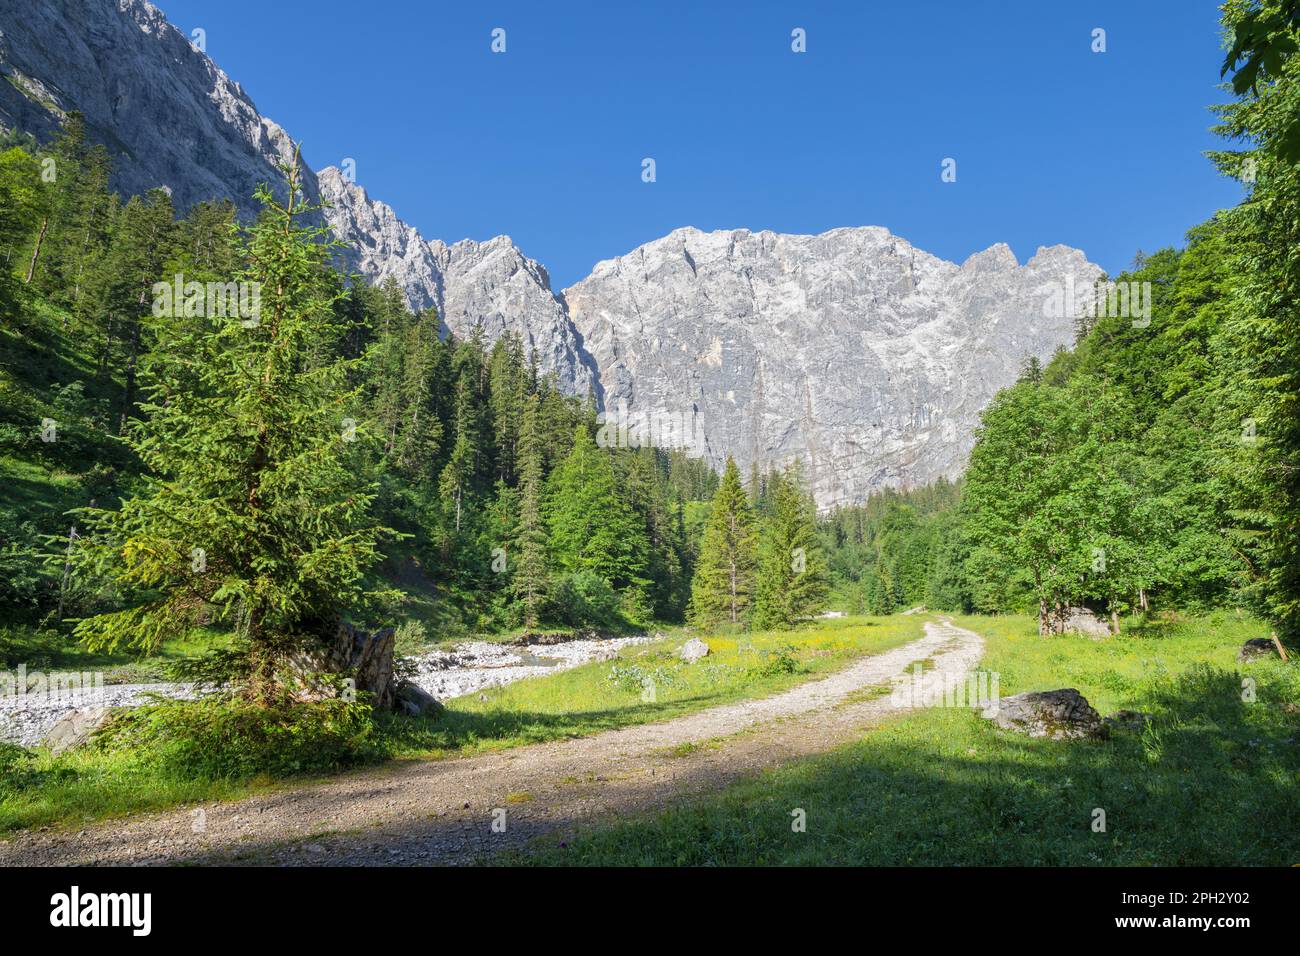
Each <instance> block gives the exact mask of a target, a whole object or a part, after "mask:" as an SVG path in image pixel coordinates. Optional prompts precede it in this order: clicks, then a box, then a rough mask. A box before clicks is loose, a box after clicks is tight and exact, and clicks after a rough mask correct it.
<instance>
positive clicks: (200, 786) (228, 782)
mask: <svg viewBox="0 0 1300 956" xmlns="http://www.w3.org/2000/svg"><path fill="white" fill-rule="evenodd" d="M921 627H922V622H921V621H920V620H919V619H917V618H915V617H912V618H903V617H894V618H840V619H836V620H829V621H821V622H818V623H817V624H815V625H811V626H809V627H807V628H805V629H803V630H798V631H793V632H773V633H760V634H754V635H730V636H727V635H713V636H706V640H707V642H708V644H709V646H710V654H709V655H708V657H706V658H704V659H703V660H702V661H699V662H697V663H695V664H691V665H687V664H683V663H682V662H681V661H680V660H678V659H677V656H676V650H677V648H678V647H679V646H680V644H681V642H682V638H681V637H680V636H676V637H672V638H667V639H665V640H662V641H657V642H654V643H651V644H646V645H637V646H631V647H627V648H624V649H623V652H622V653H621V654H620V656H619V657H618V659H617V660H615V661H606V662H599V663H592V664H586V665H583V666H581V667H576V668H573V669H571V670H567V671H562V672H560V673H557V674H554V675H550V676H546V677H539V678H533V679H530V680H524V681H518V682H516V683H513V684H508V685H506V686H505V687H500V688H494V689H492V690H488V691H485V692H483V693H482V694H471V695H467V696H465V697H461V698H457V699H455V700H451V701H447V702H445V703H446V711H445V713H444V714H443V715H441V716H440V717H438V718H420V719H411V718H405V717H386V718H382V719H380V720H378V721H376V724H375V728H374V733H373V735H370V736H368V737H367V738H366V739H365V740H364V748H362V751H360V752H363V753H364V758H362V759H364V760H366V761H373V760H374V759H376V758H378V759H383V758H389V759H428V758H438V757H446V756H452V755H457V754H467V753H476V752H482V751H486V750H497V749H502V748H507V747H515V746H520V745H523V744H530V743H541V742H545V741H551V740H560V739H566V738H573V737H582V736H586V735H590V734H595V733H599V732H601V731H603V730H610V729H614V728H618V727H626V726H629V725H632V724H639V723H646V722H649V721H654V720H663V719H667V718H670V717H675V716H678V715H681V714H686V713H690V712H692V711H696V710H700V709H703V708H706V707H713V706H717V705H720V704H726V703H730V702H732V701H737V700H742V699H745V698H752V697H760V696H764V695H767V694H772V693H776V692H778V691H781V690H784V689H786V688H788V687H791V686H793V685H795V684H798V683H800V682H802V681H805V680H808V679H810V678H811V677H814V676H816V675H818V674H823V673H826V672H829V671H831V670H834V669H837V668H839V667H842V666H844V665H845V664H846V663H848V662H849V661H851V660H852V659H854V658H856V657H859V656H861V655H863V654H871V653H880V652H882V651H885V650H889V649H890V648H893V647H897V646H899V645H901V644H904V643H906V642H908V641H910V640H913V639H915V638H917V637H919V636H920V635H921ZM611 676H612V677H614V678H616V679H611ZM646 676H649V677H651V678H652V679H653V680H654V682H655V684H654V694H653V699H645V698H647V697H648V696H649V695H647V694H646V693H645V690H644V687H643V684H642V678H643V677H646ZM158 756H159V755H158V754H156V753H152V752H150V751H149V750H148V749H125V750H108V751H105V750H101V749H96V748H93V747H92V748H86V749H82V750H79V751H74V752H70V753H67V754H63V755H61V756H58V757H55V756H52V755H50V754H49V753H46V752H38V753H37V754H36V755H35V756H29V757H22V758H21V759H17V760H15V762H13V763H12V764H7V763H6V761H5V759H4V757H3V754H0V832H3V831H10V830H15V829H22V828H30V827H37V826H68V827H74V826H78V825H80V824H83V823H86V822H89V821H92V820H96V819H101V818H104V817H109V816H118V815H122V814H127V813H132V812H138V811H143V810H151V809H161V808H164V807H169V806H175V805H178V804H185V803H190V802H194V801H211V800H224V799H233V798H236V797H240V796H245V795H248V794H250V793H253V792H256V791H259V790H266V789H270V788H275V787H278V786H282V785H284V784H285V783H286V782H292V781H296V782H299V783H301V782H303V781H304V780H305V779H310V777H304V776H292V775H290V776H287V777H286V776H271V775H269V774H261V775H247V774H246V775H244V776H240V777H231V778H216V777H211V776H200V775H196V774H194V773H187V772H185V770H184V768H182V767H178V766H177V765H176V763H175V761H160V760H159V759H158Z"/></svg>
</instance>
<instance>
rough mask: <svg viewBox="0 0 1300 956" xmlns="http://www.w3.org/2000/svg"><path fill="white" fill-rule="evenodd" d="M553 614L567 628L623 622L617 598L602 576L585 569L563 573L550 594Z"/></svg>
mask: <svg viewBox="0 0 1300 956" xmlns="http://www.w3.org/2000/svg"><path fill="white" fill-rule="evenodd" d="M552 602H553V604H554V608H553V610H554V614H555V616H556V617H557V618H558V619H559V620H561V621H563V622H564V623H565V624H568V625H569V626H570V627H610V628H617V627H621V626H622V625H623V617H622V615H621V614H620V613H619V598H618V595H617V594H616V593H614V589H613V588H611V587H610V586H609V582H607V581H606V580H605V579H604V578H602V577H599V576H598V575H595V574H591V573H589V572H586V571H578V572H575V573H574V574H568V575H565V576H564V577H563V578H561V579H560V580H559V582H558V583H557V585H556V587H555V591H554V594H553V597H552Z"/></svg>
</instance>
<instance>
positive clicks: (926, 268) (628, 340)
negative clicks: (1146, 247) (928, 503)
mask: <svg viewBox="0 0 1300 956" xmlns="http://www.w3.org/2000/svg"><path fill="white" fill-rule="evenodd" d="M1100 274H1101V270H1100V269H1099V268H1098V267H1097V266H1095V265H1092V264H1091V263H1089V262H1088V261H1087V259H1086V258H1085V257H1084V255H1083V253H1081V252H1079V251H1078V250H1075V249H1069V248H1066V247H1064V246H1054V247H1052V248H1050V249H1040V250H1039V251H1038V254H1037V255H1035V256H1034V257H1033V258H1032V259H1030V260H1029V262H1028V263H1027V264H1026V265H1024V266H1021V265H1020V264H1019V263H1018V262H1017V261H1016V258H1015V256H1014V255H1013V254H1012V252H1011V250H1010V249H1009V248H1007V246H1005V245H996V246H993V247H992V248H990V249H987V250H985V251H984V252H981V253H978V254H976V255H974V256H971V257H970V258H969V259H968V260H967V261H966V262H965V263H963V264H962V265H960V266H957V265H955V264H953V263H951V262H947V261H945V260H942V259H939V258H936V257H935V256H932V255H930V254H929V253H926V252H923V251H921V250H919V249H916V248H914V247H912V246H911V245H909V244H908V243H907V242H906V241H905V240H903V239H900V238H899V237H897V236H894V235H891V234H890V232H889V231H888V230H887V229H882V228H878V227H864V228H856V229H834V230H832V231H830V232H826V233H822V234H821V235H817V236H791V235H780V234H777V233H773V232H750V231H748V230H745V229H740V230H734V231H719V232H710V233H705V232H700V231H699V230H698V229H678V230H676V231H674V232H672V233H671V234H669V235H668V236H665V237H664V238H662V239H658V240H655V241H654V242H651V243H647V244H646V245H644V246H641V247H640V248H638V249H635V250H633V251H632V252H630V253H628V254H627V255H625V256H621V257H619V258H617V259H611V260H608V261H606V262H601V263H599V264H598V265H597V266H596V267H595V269H594V271H593V272H592V274H591V275H590V276H589V277H588V278H586V279H584V280H582V281H581V282H579V283H578V284H577V285H575V286H573V287H572V288H569V289H566V290H565V291H564V298H565V301H566V302H567V304H568V307H569V314H570V315H571V316H572V318H573V321H574V324H575V325H576V326H577V328H578V330H579V331H580V332H581V333H582V337H583V340H584V342H585V344H586V348H587V350H588V351H589V352H590V353H591V355H592V357H593V358H594V359H595V362H596V365H597V367H599V368H600V370H601V384H602V391H603V395H604V403H605V408H606V410H607V412H609V411H616V410H618V409H620V407H621V406H625V407H626V408H627V410H628V415H629V417H631V418H633V419H634V421H633V426H634V427H635V426H642V427H648V428H649V430H650V433H651V434H652V435H655V434H658V433H660V432H662V431H667V430H669V429H670V428H671V429H675V430H676V431H677V432H678V433H682V434H684V435H685V436H686V437H687V438H688V439H689V440H692V441H693V443H694V444H695V446H696V447H697V448H698V449H699V450H700V451H701V452H702V453H704V454H705V455H707V457H708V458H709V459H710V460H711V461H714V462H715V463H716V462H719V461H721V460H723V459H724V458H725V456H726V455H727V454H728V453H730V454H732V455H734V456H735V457H736V458H737V460H738V462H739V463H740V464H741V465H742V467H746V466H748V465H749V464H750V463H751V462H753V461H758V462H759V463H760V465H761V466H763V467H766V466H767V465H770V464H773V463H780V462H785V461H788V460H790V459H793V458H801V459H802V460H803V461H804V463H805V474H806V475H807V476H808V477H809V478H810V479H811V481H812V483H813V487H814V491H815V493H816V496H817V501H818V503H819V504H820V505H822V506H823V507H827V506H831V505H836V504H842V503H845V502H850V501H858V500H861V499H862V498H863V497H865V496H866V495H867V494H868V493H870V492H871V491H873V490H876V489H879V488H884V487H899V486H908V485H912V486H915V485H921V484H925V483H927V482H930V481H932V480H934V479H936V478H938V477H939V476H941V475H942V476H946V477H949V478H954V477H956V476H957V475H958V474H960V472H961V469H962V466H963V465H964V463H965V460H966V456H967V454H968V453H969V451H970V448H971V445H972V444H973V442H974V429H975V426H976V425H977V424H978V423H979V413H980V410H981V409H982V408H984V406H985V405H986V404H987V403H988V401H989V399H990V398H992V397H993V395H994V393H995V392H996V391H997V390H998V389H999V388H1002V387H1004V386H1006V385H1008V384H1010V383H1011V382H1013V381H1014V380H1015V378H1016V376H1017V375H1018V374H1019V372H1020V369H1021V366H1022V363H1023V362H1024V360H1025V359H1026V358H1027V357H1028V356H1036V357H1038V358H1040V359H1047V358H1048V357H1049V356H1050V355H1051V354H1052V353H1053V352H1054V351H1055V350H1056V349H1057V348H1058V347H1059V346H1061V345H1066V344H1069V343H1071V342H1072V341H1073V338H1074V327H1073V320H1072V319H1071V318H1070V317H1068V316H1062V317H1058V318H1051V317H1049V316H1048V315H1046V314H1045V313H1046V312H1049V311H1051V310H1048V309H1045V308H1044V305H1045V296H1046V294H1047V291H1048V290H1051V289H1054V288H1061V287H1062V286H1063V285H1064V284H1065V283H1066V282H1067V281H1072V282H1074V283H1076V284H1077V285H1078V286H1079V287H1081V288H1083V287H1090V286H1091V284H1092V282H1093V281H1094V280H1095V279H1096V278H1097V277H1098V276H1099V275H1100Z"/></svg>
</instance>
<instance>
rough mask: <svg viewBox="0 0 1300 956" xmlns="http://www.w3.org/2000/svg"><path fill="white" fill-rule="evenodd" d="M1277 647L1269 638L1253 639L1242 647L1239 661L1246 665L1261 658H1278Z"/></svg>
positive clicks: (1238, 657) (1238, 654) (1239, 652)
mask: <svg viewBox="0 0 1300 956" xmlns="http://www.w3.org/2000/svg"><path fill="white" fill-rule="evenodd" d="M1276 656H1277V647H1276V646H1274V644H1273V641H1272V640H1270V639H1269V638H1267V637H1252V638H1251V639H1250V640H1248V641H1247V642H1246V643H1245V644H1242V645H1241V650H1240V651H1238V652H1237V661H1238V662H1239V663H1245V662H1246V661H1256V660H1259V659H1260V658H1261V657H1276Z"/></svg>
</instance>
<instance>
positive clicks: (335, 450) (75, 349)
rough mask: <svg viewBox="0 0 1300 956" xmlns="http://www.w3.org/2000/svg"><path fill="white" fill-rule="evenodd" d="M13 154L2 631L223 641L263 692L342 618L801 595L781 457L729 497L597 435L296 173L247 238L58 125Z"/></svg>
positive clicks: (473, 623) (798, 506) (568, 400)
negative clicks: (232, 290) (417, 300)
mask: <svg viewBox="0 0 1300 956" xmlns="http://www.w3.org/2000/svg"><path fill="white" fill-rule="evenodd" d="M5 145H6V147H7V148H5V149H4V150H3V151H2V152H0V197H3V198H4V199H5V202H4V203H3V205H2V206H0V244H2V245H3V248H4V251H5V254H6V256H7V259H8V262H9V268H6V269H4V270H0V271H2V272H3V277H2V279H0V308H2V309H3V315H4V334H5V338H6V344H7V345H12V346H13V351H12V352H11V355H12V356H13V360H12V361H8V362H6V363H5V366H4V369H3V378H2V379H0V388H2V389H3V390H2V391H0V442H2V443H3V451H2V452H0V455H2V456H3V457H0V461H3V463H4V465H5V470H6V472H7V473H9V474H10V475H11V476H19V475H21V476H22V479H23V484H22V487H23V489H24V490H25V492H26V494H24V495H12V496H11V495H8V494H6V495H4V496H3V497H4V498H9V500H7V501H3V503H2V504H0V508H2V510H0V536H2V540H0V563H2V565H3V570H4V571H5V572H6V578H5V580H4V581H3V582H0V603H3V604H4V605H5V606H6V608H7V609H8V611H9V612H10V615H11V617H12V618H13V619H16V620H27V621H30V622H33V623H34V624H45V625H52V626H57V625H58V624H59V623H60V620H61V619H63V618H67V619H70V620H75V621H78V622H79V623H77V624H76V629H75V633H76V635H77V636H78V637H80V638H81V639H83V640H84V641H86V642H87V643H88V644H90V645H91V646H92V647H97V648H104V649H116V648H123V647H131V648H137V649H142V650H151V649H154V648H156V647H157V646H158V644H159V643H160V642H161V641H163V640H166V639H168V638H169V637H172V636H174V635H178V634H182V633H184V632H186V631H187V630H188V629H190V628H192V627H194V626H196V625H199V624H213V625H218V626H224V627H227V628H229V629H230V630H232V631H233V632H234V633H236V634H237V635H238V636H239V639H240V641H241V646H242V647H243V648H244V649H245V651H246V653H245V654H244V655H243V656H242V665H241V666H244V667H246V669H247V674H248V675H249V676H250V680H251V681H252V682H253V683H257V684H259V685H260V686H263V687H266V686H270V685H273V684H274V682H275V677H274V670H275V668H276V666H277V662H281V661H283V660H284V659H285V658H286V657H287V656H288V655H290V654H291V653H292V650H293V648H294V647H295V646H298V645H300V644H301V643H302V642H303V641H307V640H310V639H312V636H313V635H320V634H322V633H323V632H325V631H326V630H328V628H329V627H330V626H331V622H332V621H336V620H337V619H338V618H340V617H343V616H353V617H360V618H362V619H365V620H372V621H376V622H379V621H384V620H392V619H394V618H395V617H401V616H404V615H407V614H411V613H417V612H418V613H421V614H423V615H424V616H426V617H427V618H429V619H431V620H433V621H434V622H435V623H436V624H439V625H441V624H448V625H451V626H454V627H461V628H469V629H475V630H489V631H490V630H506V629H511V628H518V627H523V628H534V627H538V626H546V625H552V626H569V627H598V628H610V629H623V628H640V627H645V626H647V625H649V624H650V623H652V622H655V621H664V622H675V621H676V622H680V621H684V620H687V619H688V618H689V619H690V620H692V621H695V622H697V623H700V624H707V625H714V624H718V623H721V622H724V621H725V622H735V623H737V624H744V625H749V624H753V625H755V626H763V627H781V626H792V625H793V624H795V623H796V622H797V621H798V620H800V619H802V618H804V617H806V616H807V615H808V614H810V613H812V612H813V611H814V610H816V609H817V607H818V606H819V602H820V601H821V598H822V595H823V589H822V588H821V586H820V584H819V582H821V581H822V571H821V568H822V564H821V562H820V559H819V552H818V551H817V545H816V541H815V534H814V527H815V512H814V509H813V506H812V502H811V498H810V497H809V495H808V493H807V491H806V489H805V488H804V483H803V480H802V477H801V476H800V475H799V473H798V471H797V469H795V470H788V471H786V472H780V473H778V472H773V473H771V474H770V475H767V476H762V477H761V478H759V477H756V478H755V479H754V481H753V482H752V483H751V484H752V487H751V489H750V490H749V491H744V490H739V479H738V477H737V476H736V474H735V471H736V469H735V467H734V465H731V466H730V467H729V468H728V470H727V472H726V473H725V475H724V476H723V477H722V478H720V477H719V475H718V474H717V473H716V472H714V471H713V469H712V468H710V467H709V465H708V464H707V463H706V462H704V461H702V460H699V459H695V458H692V457H690V456H689V455H687V454H686V452H685V451H683V450H680V449H673V450H665V449H658V448H653V447H648V446H645V447H607V446H608V445H609V444H610V443H608V442H602V441H599V440H598V439H599V438H600V437H601V436H602V435H603V431H602V429H601V424H600V420H599V416H598V414H597V409H596V403H595V400H594V398H593V397H592V396H591V395H587V396H583V397H578V396H572V395H567V394H565V393H564V392H563V391H562V389H561V388H560V386H559V383H558V382H557V380H556V377H555V375H554V373H545V372H543V371H542V370H541V369H540V368H539V367H538V363H537V358H536V354H535V353H534V352H533V351H532V350H531V349H530V348H529V347H528V344H527V343H525V342H523V341H522V340H521V339H520V338H519V337H518V336H517V335H513V334H507V335H504V336H502V337H501V338H499V339H497V340H496V341H495V342H493V343H491V344H490V345H489V344H488V343H487V342H486V341H485V339H484V337H483V334H482V331H481V330H476V331H474V332H473V333H472V334H471V335H469V336H468V337H465V338H460V337H457V336H456V335H453V334H451V333H450V332H449V330H447V329H446V328H445V327H444V326H443V325H442V323H441V320H440V317H439V315H438V314H437V311H436V310H434V309H426V310H422V311H419V312H414V311H412V310H411V309H409V308H408V307H407V305H406V303H405V302H404V299H403V296H402V294H401V292H400V290H399V289H398V288H397V287H396V286H395V285H394V284H393V283H391V282H389V283H386V284H383V285H380V286H372V285H369V284H367V283H365V282H362V281H359V280H357V279H356V277H349V276H347V275H345V274H343V273H342V272H341V271H340V268H339V262H340V258H339V251H340V250H339V248H338V247H337V244H336V243H334V242H333V240H332V238H331V237H330V236H329V235H328V233H327V232H326V230H325V229H324V228H323V227H321V226H320V225H319V222H320V217H319V210H318V209H315V208H313V207H311V206H309V205H308V204H307V203H306V201H305V199H304V197H303V196H302V193H301V190H300V189H299V184H298V182H297V175H298V173H297V167H296V166H290V167H287V168H286V170H285V173H286V176H287V177H288V182H287V184H283V185H284V186H287V188H279V189H277V190H274V191H273V190H272V189H271V188H269V187H263V188H262V189H261V190H259V193H258V196H257V198H258V200H259V202H260V205H261V209H262V212H261V214H260V215H259V216H258V217H257V218H256V219H255V220H254V221H252V222H248V223H242V222H240V221H239V219H238V218H237V216H236V213H235V209H234V207H233V205H232V204H230V203H228V202H220V203H217V202H214V203H203V204H200V205H198V206H196V207H194V208H193V209H191V210H190V211H189V212H188V213H187V214H186V215H184V216H183V217H180V218H177V216H176V211H175V210H174V208H173V206H172V204H171V200H170V197H169V195H168V194H167V192H166V191H165V190H155V191H153V192H151V193H150V194H148V195H147V196H144V197H133V198H132V199H130V200H128V201H127V202H125V203H123V202H121V200H120V199H119V198H118V197H117V196H116V195H113V194H111V193H109V192H108V173H109V168H108V163H107V160H106V158H105V156H104V154H103V150H102V149H101V148H99V147H93V146H89V145H87V143H86V141H85V135H84V130H83V128H82V125H81V123H80V122H79V120H78V119H77V118H76V117H75V116H74V117H73V118H72V119H71V121H70V122H69V124H68V127H67V129H66V130H65V131H64V133H63V135H62V136H61V137H60V138H59V139H58V140H57V141H56V142H54V143H53V144H51V146H50V147H48V148H42V147H39V146H38V145H37V144H35V143H33V142H32V141H30V140H23V139H22V138H18V137H11V138H10V140H9V142H8V143H7V144H5ZM51 170H52V171H53V172H52V174H47V171H51ZM214 284H215V286H217V287H218V288H226V287H227V286H230V287H235V286H238V287H239V288H240V289H241V290H244V289H252V290H254V291H255V292H256V295H255V296H244V295H242V293H241V298H240V301H241V302H247V301H255V302H256V308H257V311H256V313H255V314H253V313H248V312H245V311H242V310H241V311H231V310H227V309H225V308H224V307H223V308H221V309H219V310H215V311H214V310H213V308H212V303H213V300H212V297H211V294H209V295H208V296H207V297H206V298H205V297H204V296H203V294H202V289H203V288H204V287H205V286H206V287H208V288H211V287H212V286H213V285H214ZM163 287H165V289H164V291H166V293H167V295H165V296H163V297H161V298H160V297H159V295H158V291H159V288H163ZM173 288H174V289H175V290H176V294H175V295H173V294H172V290H173ZM191 288H193V289H194V290H195V291H194V293H193V296H191V295H190V294H189V293H188V292H187V290H189V289H191ZM164 300H165V305H162V306H160V302H163V301H164ZM43 422H47V423H49V427H50V429H51V433H50V434H49V435H48V436H47V435H45V434H44V433H42V432H41V431H40V429H38V428H37V427H36V425H37V423H43ZM760 486H761V487H760ZM12 487H13V485H12V484H11V485H10V488H11V489H12ZM0 500H2V499H0ZM724 520H725V521H727V522H730V523H731V527H732V535H731V537H727V536H726V535H721V534H720V533H719V530H718V529H719V527H720V523H722V522H723V521H724ZM723 563H728V564H729V565H730V566H731V570H730V572H729V574H728V576H727V579H726V589H727V594H728V598H727V601H726V608H725V614H724V613H723V602H722V601H721V599H720V598H719V591H718V588H719V583H718V582H719V579H718V577H717V569H718V568H719V567H720V566H721V565H722V564H723Z"/></svg>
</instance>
